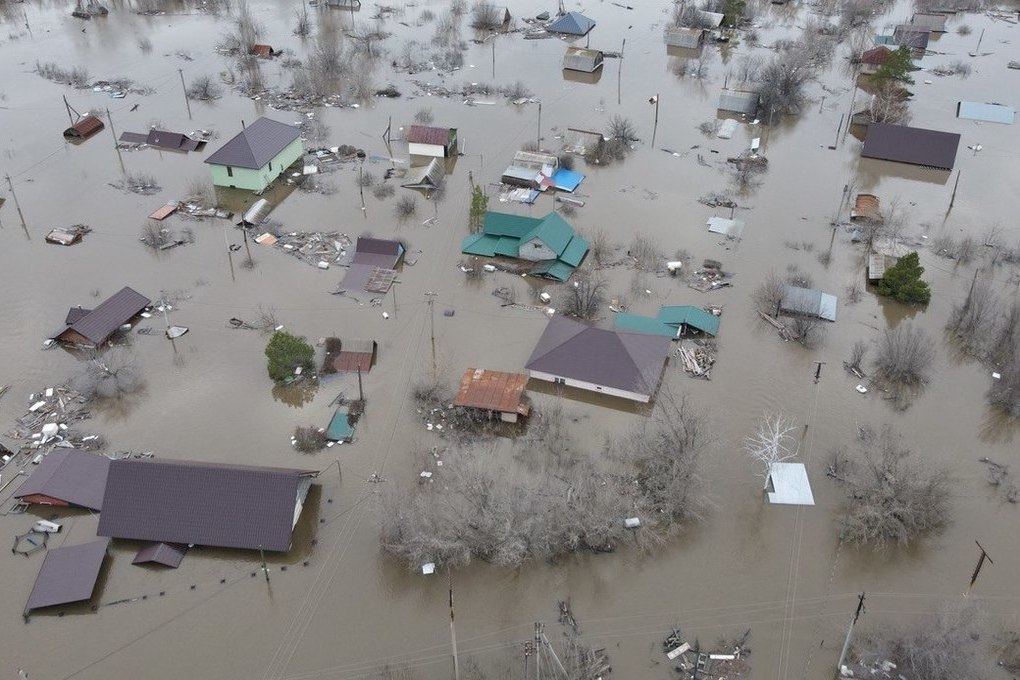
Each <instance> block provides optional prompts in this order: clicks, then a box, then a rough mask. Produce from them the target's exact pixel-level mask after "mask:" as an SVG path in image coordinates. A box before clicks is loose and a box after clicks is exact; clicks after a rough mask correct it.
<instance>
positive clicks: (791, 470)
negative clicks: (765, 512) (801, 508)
mask: <svg viewBox="0 0 1020 680" xmlns="http://www.w3.org/2000/svg"><path fill="white" fill-rule="evenodd" d="M768 482H769V483H768V486H767V487H766V489H767V493H768V496H769V503H773V504H775V505H814V504H815V497H814V494H812V493H811V482H809V481H808V476H807V469H806V468H805V467H804V464H803V463H773V464H772V465H771V467H770V468H769V480H768Z"/></svg>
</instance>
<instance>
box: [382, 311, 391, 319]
mask: <svg viewBox="0 0 1020 680" xmlns="http://www.w3.org/2000/svg"><path fill="white" fill-rule="evenodd" d="M382 318H384V319H388V318H390V315H389V312H383V313H382Z"/></svg>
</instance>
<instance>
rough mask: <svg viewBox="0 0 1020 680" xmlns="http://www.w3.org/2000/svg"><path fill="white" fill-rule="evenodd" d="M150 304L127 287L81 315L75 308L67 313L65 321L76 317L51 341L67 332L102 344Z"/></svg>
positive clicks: (139, 294)
mask: <svg viewBox="0 0 1020 680" xmlns="http://www.w3.org/2000/svg"><path fill="white" fill-rule="evenodd" d="M150 304H152V300H150V299H149V298H147V297H145V296H144V295H142V294H141V293H139V292H138V291H136V290H134V289H133V288H129V287H127V286H125V287H123V288H121V289H120V290H119V291H117V292H116V293H114V294H113V295H111V296H110V297H109V298H107V299H106V300H104V301H103V303H102V304H100V305H99V306H98V307H96V308H95V309H93V310H91V311H88V312H87V313H85V314H81V313H80V311H79V310H78V309H76V308H72V309H71V310H70V311H68V313H67V319H71V318H72V317H73V316H77V318H75V319H74V321H73V322H71V323H68V324H67V327H66V328H64V329H63V330H61V331H60V332H59V333H57V334H56V335H54V336H52V337H51V339H53V340H59V339H60V336H62V335H63V334H64V333H66V332H67V331H69V330H71V331H74V332H75V333H78V334H79V335H81V336H82V337H84V338H85V339H87V340H88V341H89V342H91V343H93V344H95V345H101V344H103V343H104V342H105V341H106V340H107V338H109V337H110V336H111V335H113V333H114V331H116V330H117V329H118V328H120V327H121V325H122V324H125V323H127V322H128V321H130V320H131V319H133V318H134V317H135V316H136V315H137V314H138V313H139V312H141V311H142V310H143V309H145V308H146V307H148V306H149V305H150Z"/></svg>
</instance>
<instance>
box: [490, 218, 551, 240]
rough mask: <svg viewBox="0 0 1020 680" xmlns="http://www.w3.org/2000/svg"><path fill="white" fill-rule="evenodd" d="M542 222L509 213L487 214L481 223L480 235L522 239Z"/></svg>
mask: <svg viewBox="0 0 1020 680" xmlns="http://www.w3.org/2000/svg"><path fill="white" fill-rule="evenodd" d="M541 221H542V220H540V219H538V218H537V217H524V216H522V215H511V214H509V213H499V212H487V213H485V221H484V222H483V223H482V233H483V234H487V235H489V236H512V237H514V238H518V239H519V238H523V237H524V235H525V234H527V233H528V232H530V231H532V230H534V229H535V227H537V226H538V224H539V223H540V222H541Z"/></svg>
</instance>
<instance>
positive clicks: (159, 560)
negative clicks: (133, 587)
mask: <svg viewBox="0 0 1020 680" xmlns="http://www.w3.org/2000/svg"><path fill="white" fill-rule="evenodd" d="M186 552H188V546H186V545H182V544H180V543H146V544H145V545H143V546H142V547H141V548H139V550H138V553H137V554H136V555H135V559H134V560H132V561H131V564H147V563H149V562H154V563H155V564H162V565H163V566H164V567H170V568H171V569H176V568H177V567H179V566H181V560H183V559H184V554H185V553H186Z"/></svg>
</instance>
